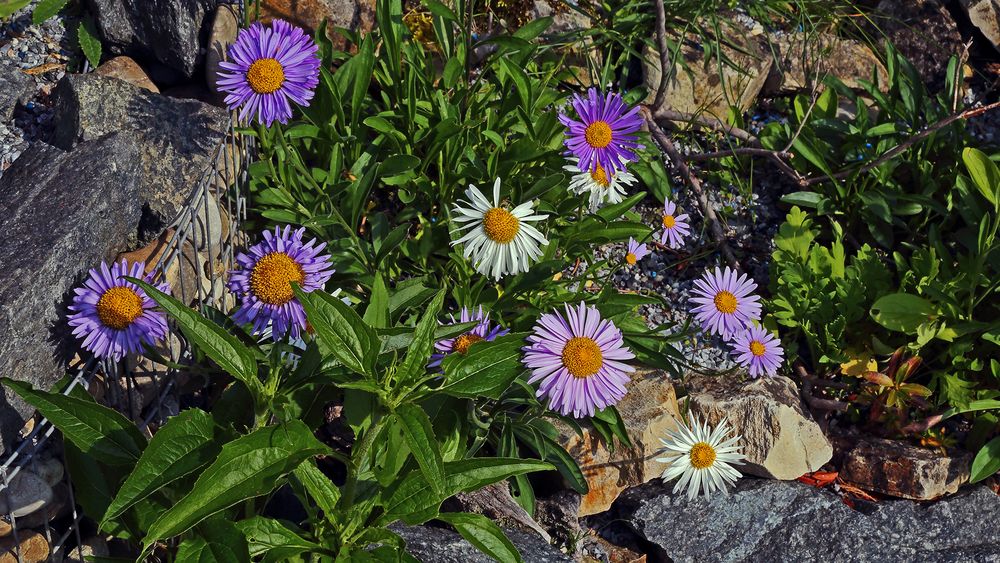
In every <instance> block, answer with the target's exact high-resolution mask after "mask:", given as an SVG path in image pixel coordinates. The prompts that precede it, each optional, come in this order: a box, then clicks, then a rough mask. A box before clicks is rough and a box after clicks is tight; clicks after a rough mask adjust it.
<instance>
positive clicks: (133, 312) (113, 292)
mask: <svg viewBox="0 0 1000 563" xmlns="http://www.w3.org/2000/svg"><path fill="white" fill-rule="evenodd" d="M96 308H97V317H98V318H99V319H101V323H103V324H104V326H106V327H109V328H113V329H115V330H124V329H126V328H128V327H129V325H131V324H132V323H133V322H135V320H136V319H138V318H139V316H140V315H142V298H141V297H139V294H138V293H136V292H135V290H133V289H130V288H128V287H112V288H111V289H109V290H107V291H105V292H104V294H103V295H101V298H100V299H98V300H97V305H96Z"/></svg>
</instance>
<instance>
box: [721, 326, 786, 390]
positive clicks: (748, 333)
mask: <svg viewBox="0 0 1000 563" xmlns="http://www.w3.org/2000/svg"><path fill="white" fill-rule="evenodd" d="M731 345H732V348H733V355H735V356H736V361H737V362H738V363H739V364H740V365H741V366H746V367H749V368H750V376H751V377H760V376H761V375H767V376H770V377H773V376H775V375H777V374H778V368H779V367H780V366H781V362H782V360H783V359H784V356H785V350H784V349H783V348H782V347H781V341H779V340H778V339H777V338H776V337H775V336H774V335H773V334H771V333H770V332H768V331H767V330H765V329H764V328H763V327H760V326H757V325H751V326H750V327H748V328H747V329H746V330H745V331H743V332H741V333H739V334H737V335H736V337H735V338H733V341H732V343H731Z"/></svg>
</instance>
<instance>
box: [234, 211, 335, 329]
mask: <svg viewBox="0 0 1000 563" xmlns="http://www.w3.org/2000/svg"><path fill="white" fill-rule="evenodd" d="M291 229H292V228H291V227H290V226H287V225H286V226H285V229H284V230H283V231H282V229H281V227H275V228H274V232H273V233H272V232H271V231H264V233H263V236H264V240H263V241H261V242H259V243H257V244H255V245H253V246H251V247H250V248H249V249H248V250H247V252H246V253H240V254H239V255H238V256H237V257H236V262H237V263H238V264H239V266H240V268H239V269H238V270H234V271H231V272H229V276H230V277H229V289H230V290H231V291H232V292H233V293H235V294H237V295H239V296H240V298H241V299H242V300H243V303H242V305H241V306H240V309H239V311H237V312H236V314H235V315H233V320H234V321H236V322H238V323H240V324H244V323H251V322H252V323H253V332H254V334H260V333H261V332H263V331H264V329H265V328H267V327H268V325H270V326H271V336H272V338H274V340H280V339H282V338H284V336H285V335H286V334H288V333H289V332H291V336H292V338H293V339H295V338H299V334H300V331H301V330H302V329H304V328H305V327H306V314H305V311H304V310H303V309H302V304H301V303H299V300H298V299H296V298H295V294H294V293H293V292H292V282H295V283H297V284H299V287H300V288H302V291H304V292H306V293H309V292H311V291H315V290H317V289H323V285H324V284H326V282H327V281H328V280H329V279H330V276H332V275H333V272H334V270H333V268H332V267H331V266H330V256H329V255H327V254H320V252H322V250H323V249H324V248H326V243H320V244H316V243H317V241H316V239H312V240H310V241H309V242H306V243H304V242H302V235H303V233H305V231H306V229H305V227H303V228H300V229H299V230H297V231H294V232H292V230H291Z"/></svg>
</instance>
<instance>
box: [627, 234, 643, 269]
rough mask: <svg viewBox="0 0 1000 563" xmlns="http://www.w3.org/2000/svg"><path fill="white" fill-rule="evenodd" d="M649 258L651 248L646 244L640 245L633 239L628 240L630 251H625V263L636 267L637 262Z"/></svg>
mask: <svg viewBox="0 0 1000 563" xmlns="http://www.w3.org/2000/svg"><path fill="white" fill-rule="evenodd" d="M647 256H649V248H648V247H647V246H646V243H642V244H639V243H638V242H636V240H635V239H634V238H632V237H629V238H628V249H627V250H626V251H625V263H626V264H628V265H629V266H635V264H636V262H638V261H639V260H642V259H643V258H645V257H647Z"/></svg>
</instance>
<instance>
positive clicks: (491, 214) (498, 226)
mask: <svg viewBox="0 0 1000 563" xmlns="http://www.w3.org/2000/svg"><path fill="white" fill-rule="evenodd" d="M520 228H521V222H520V221H518V219H517V217H514V214H513V213H511V212H510V211H507V210H506V209H503V208H502V207H494V208H493V209H490V210H489V211H487V212H486V214H485V215H483V230H484V231H486V236H488V237H490V240H492V241H494V242H498V243H500V244H507V243H509V242H510V241H512V240H514V237H516V236H517V231H518V230H519V229H520Z"/></svg>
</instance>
